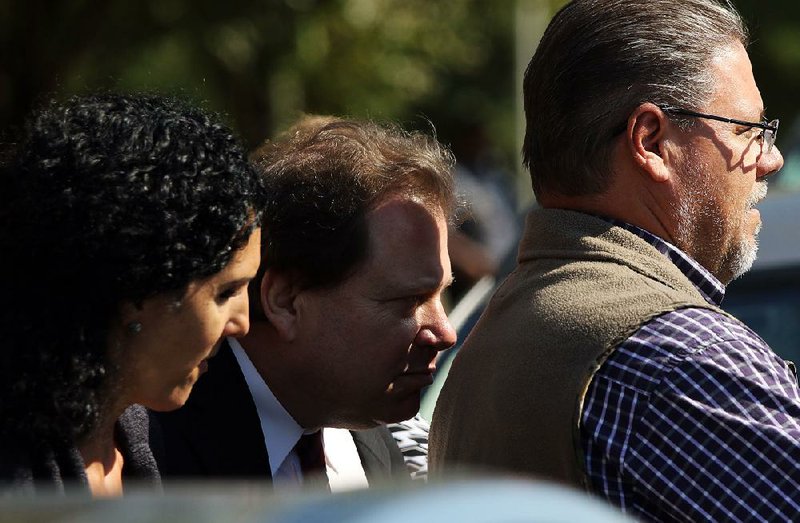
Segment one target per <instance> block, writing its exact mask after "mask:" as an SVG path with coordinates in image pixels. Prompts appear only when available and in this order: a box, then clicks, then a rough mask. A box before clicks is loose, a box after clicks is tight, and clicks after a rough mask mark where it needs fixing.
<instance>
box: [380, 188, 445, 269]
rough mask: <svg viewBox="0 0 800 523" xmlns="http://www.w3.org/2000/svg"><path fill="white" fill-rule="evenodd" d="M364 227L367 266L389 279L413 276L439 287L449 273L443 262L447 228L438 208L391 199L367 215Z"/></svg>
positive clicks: (412, 201)
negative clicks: (427, 280) (365, 229)
mask: <svg viewBox="0 0 800 523" xmlns="http://www.w3.org/2000/svg"><path fill="white" fill-rule="evenodd" d="M367 228H368V231H369V252H368V255H367V264H368V265H369V266H372V267H374V268H376V269H378V270H380V271H381V272H384V273H386V276H387V278H388V279H395V280H402V279H403V278H404V277H409V278H412V277H413V278H415V279H419V280H420V281H421V280H424V279H430V280H435V282H436V283H437V284H438V283H439V282H441V280H442V278H443V277H445V275H443V272H444V271H445V270H447V271H448V272H449V269H447V268H445V267H443V263H442V249H446V241H447V237H446V235H447V228H446V224H445V222H444V215H443V212H442V211H441V209H437V208H435V207H434V208H430V206H428V205H427V204H426V203H424V202H422V201H420V200H417V199H414V198H407V197H401V196H399V197H392V198H389V199H387V200H386V201H384V202H382V203H381V204H379V205H378V206H376V207H375V208H374V209H373V210H371V211H370V212H369V213H368V214H367ZM444 257H445V258H446V252H445V253H444ZM446 276H447V277H449V274H448V275H446Z"/></svg>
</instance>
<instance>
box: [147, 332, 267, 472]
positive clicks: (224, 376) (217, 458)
mask: <svg viewBox="0 0 800 523" xmlns="http://www.w3.org/2000/svg"><path fill="white" fill-rule="evenodd" d="M167 416H170V417H172V416H177V417H178V418H179V419H169V420H167V421H168V422H169V424H171V425H173V426H172V427H168V426H166V424H165V423H164V422H162V426H163V427H164V430H167V429H169V430H173V431H174V430H178V431H180V432H181V433H182V439H183V442H184V443H185V445H186V446H187V449H186V451H187V454H190V455H191V457H190V458H188V459H189V460H190V461H196V464H195V467H194V468H196V474H200V475H206V476H218V477H219V476H223V477H251V478H259V479H268V478H270V477H271V475H270V466H269V458H268V456H267V449H266V446H265V444H264V438H263V435H262V433H261V423H260V421H259V419H258V414H257V412H256V407H255V403H254V402H253V398H252V396H251V395H250V390H249V389H248V387H247V383H246V382H245V380H244V376H243V375H242V371H241V369H240V368H239V364H238V362H237V361H236V357H235V356H234V354H233V351H232V350H231V348H230V346H229V345H228V343H227V341H224V342H223V344H222V346H221V347H220V349H219V352H218V353H217V355H216V356H215V357H214V358H212V359H211V360H209V362H208V371H207V372H206V374H205V375H204V376H202V377H201V378H200V380H198V382H197V384H196V385H195V387H194V389H193V391H192V394H191V395H190V397H189V400H188V401H187V402H186V405H184V406H183V407H182V408H181V409H179V410H178V411H177V412H175V413H170V414H167ZM173 439H174V438H173ZM174 444H175V443H173V445H174ZM165 452H166V453H169V452H170V449H169V448H166V449H165ZM167 461H168V462H169V461H170V460H169V457H168V459H167ZM177 465H180V464H177ZM188 467H189V468H190V469H191V468H193V467H192V466H191V464H189V465H188ZM179 468H181V467H179ZM194 474H195V472H189V474H178V475H194Z"/></svg>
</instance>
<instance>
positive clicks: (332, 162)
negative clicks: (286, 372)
mask: <svg viewBox="0 0 800 523" xmlns="http://www.w3.org/2000/svg"><path fill="white" fill-rule="evenodd" d="M251 159H252V160H253V161H254V163H255V166H256V168H257V169H258V170H259V171H260V172H261V173H262V175H263V177H264V180H265V184H266V186H267V188H268V190H267V192H268V194H269V198H268V199H267V206H266V208H265V209H264V223H265V231H264V233H263V236H262V245H263V249H264V251H265V255H264V258H263V259H262V266H261V269H260V270H259V274H258V275H257V276H256V278H255V279H254V280H253V284H252V285H250V315H251V317H253V318H261V319H263V318H264V315H263V311H261V307H260V303H261V300H260V296H259V291H260V286H259V283H260V280H261V276H263V273H264V271H265V270H266V269H273V270H276V271H281V272H285V271H292V272H293V273H295V274H296V275H298V276H299V278H300V281H301V283H302V284H303V285H304V286H306V287H308V288H314V287H329V286H333V285H336V284H337V283H340V282H341V281H343V280H345V279H346V278H347V277H348V276H349V275H350V274H351V273H352V271H353V270H355V269H356V268H357V267H358V264H359V263H360V262H361V261H363V260H364V259H365V257H366V255H367V252H366V249H367V243H368V242H367V224H366V214H367V213H368V212H369V211H370V210H371V209H373V208H374V207H375V206H376V205H378V204H380V203H381V202H383V201H385V200H386V199H387V198H388V197H390V196H392V195H395V194H402V195H405V196H407V197H409V198H416V199H418V200H420V201H422V202H424V203H425V204H426V205H428V206H430V208H432V209H434V210H435V211H436V212H439V211H440V212H442V213H443V214H444V216H445V219H447V220H448V221H449V220H451V219H452V217H453V213H454V211H455V209H456V201H455V197H454V188H453V185H454V182H453V165H454V163H455V160H454V158H453V155H452V154H451V153H450V151H449V150H448V149H447V148H446V147H444V146H442V145H441V144H440V143H439V142H437V141H436V139H435V138H433V137H431V136H428V135H426V134H423V133H420V132H406V131H403V130H402V129H400V128H398V127H397V126H393V125H378V124H376V123H373V122H368V121H359V120H350V119H342V118H337V117H332V116H306V117H304V118H303V119H301V120H300V121H299V122H298V123H296V124H295V125H294V126H293V127H292V128H291V129H289V130H288V131H287V132H286V133H285V134H284V135H282V136H281V137H279V139H277V140H275V141H268V142H266V143H264V144H263V145H262V146H261V147H260V148H258V149H257V150H256V151H255V152H254V153H253V154H252V155H251Z"/></svg>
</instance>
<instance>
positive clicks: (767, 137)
mask: <svg viewBox="0 0 800 523" xmlns="http://www.w3.org/2000/svg"><path fill="white" fill-rule="evenodd" d="M661 110H662V111H664V112H665V113H669V114H677V115H683V116H692V117H694V118H705V119H707V120H716V121H718V122H725V123H733V124H736V125H743V126H745V127H757V128H758V129H761V134H760V135H759V136H758V137H759V140H760V141H761V152H767V153H768V152H770V151H772V146H773V145H775V138H776V137H777V136H778V125H780V123H781V122H780V120H777V119H776V120H772V121H771V122H758V123H756V122H745V121H744V120H736V119H734V118H725V117H724V116H716V115H713V114H703V113H697V112H694V111H689V110H688V109H681V108H680V107H661Z"/></svg>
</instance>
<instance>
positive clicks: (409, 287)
mask: <svg viewBox="0 0 800 523" xmlns="http://www.w3.org/2000/svg"><path fill="white" fill-rule="evenodd" d="M253 159H254V161H255V164H256V165H257V168H258V170H259V171H260V172H261V173H262V175H263V178H264V180H265V183H266V185H267V188H268V192H269V195H270V199H269V201H268V203H267V205H266V208H265V210H264V223H265V233H264V238H265V241H264V248H265V255H264V258H263V262H262V269H261V272H260V274H259V276H258V277H257V278H256V280H255V281H254V282H253V284H252V285H251V287H250V292H251V315H252V317H253V323H252V328H251V331H250V333H249V334H248V335H247V336H246V337H245V338H242V340H241V341H240V342H239V341H237V340H234V339H232V338H229V339H228V340H227V342H226V343H225V344H224V345H223V347H222V348H221V350H220V352H219V354H218V355H217V356H216V357H215V358H214V359H213V360H212V361H211V362H210V363H209V371H208V375H207V376H206V377H204V378H203V380H202V381H201V382H200V383H199V384H198V386H197V388H196V389H195V391H194V392H193V393H192V395H191V397H190V398H189V401H188V402H187V404H186V406H185V407H184V408H182V409H180V410H178V411H175V412H171V413H163V414H162V413H159V414H156V415H155V417H156V419H157V425H156V424H155V423H154V428H156V427H157V428H160V431H161V438H160V439H161V440H163V443H164V445H163V449H162V451H160V452H159V455H161V456H162V457H161V459H160V463H161V465H162V470H163V473H164V475H165V476H172V477H184V478H185V477H194V478H196V477H198V476H200V477H216V478H220V477H238V478H244V477H246V478H250V479H256V478H257V479H265V480H272V481H273V482H274V483H275V484H280V485H286V484H289V485H297V484H302V483H304V482H307V481H308V478H309V477H310V476H312V475H315V474H316V475H319V476H321V477H322V480H323V481H326V482H327V483H328V485H329V486H330V488H331V489H332V490H338V489H342V488H351V487H358V486H366V485H367V484H373V483H374V482H375V481H379V480H381V479H385V478H389V477H392V476H395V477H405V479H408V477H409V471H408V470H407V468H406V466H405V465H404V462H403V461H404V460H403V455H402V454H401V452H400V449H399V448H398V443H397V442H396V441H395V440H394V439H393V438H392V434H391V433H390V431H389V430H388V429H387V428H386V426H385V425H386V424H387V423H392V422H399V421H402V420H406V419H409V418H412V417H413V416H414V415H415V414H416V413H417V411H418V410H419V404H420V392H421V389H422V388H423V387H425V386H426V385H429V384H430V383H431V382H432V373H433V371H434V369H435V366H434V357H435V356H436V354H437V352H438V351H440V350H442V349H446V348H448V347H451V346H452V345H453V344H454V343H455V341H456V339H455V338H456V335H455V332H454V331H453V329H452V327H451V326H450V323H449V322H448V320H447V315H446V314H445V311H444V309H443V307H442V303H441V297H442V293H443V291H444V290H445V289H446V288H447V286H448V285H449V284H450V282H451V278H452V276H451V273H450V260H449V258H448V254H447V228H448V221H449V218H450V216H451V215H452V212H453V207H454V203H453V199H454V198H453V179H452V164H453V160H452V157H451V155H450V154H449V153H448V152H447V151H446V150H445V149H443V148H442V147H441V146H440V145H439V144H438V143H437V142H436V141H435V140H433V139H431V138H429V137H427V136H425V135H423V134H419V133H406V132H403V131H401V130H399V129H397V128H394V127H381V126H378V125H376V124H373V123H368V122H359V121H354V120H346V119H338V118H332V117H307V118H306V119H303V120H301V121H300V122H299V123H298V124H297V125H296V126H295V127H294V128H292V129H290V130H289V131H288V132H287V133H286V134H285V135H284V136H283V137H282V138H281V139H279V140H277V141H274V142H267V143H266V144H264V145H263V146H262V147H261V148H260V149H258V150H257V151H256V152H255V154H254V155H253ZM410 428H411V429H412V430H411V432H416V430H415V429H414V427H413V422H412V426H411V427H410ZM425 428H427V427H425ZM321 429H324V430H321ZM398 429H399V430H398ZM408 429H409V427H406V428H403V427H397V428H396V433H397V434H398V435H400V436H403V435H405V436H409V437H408V438H405V437H401V438H399V439H400V440H407V441H405V443H406V444H407V445H404V448H409V449H414V450H416V451H419V450H420V449H421V447H420V445H415V444H414V442H415V441H416V440H415V439H414V437H415V435H414V434H412V433H411V432H409V430H408ZM410 461H416V464H415V468H417V469H419V468H420V464H419V463H418V461H419V455H418V453H417V455H416V456H415V457H414V458H413V459H412V460H410Z"/></svg>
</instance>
